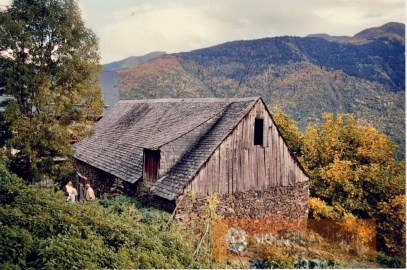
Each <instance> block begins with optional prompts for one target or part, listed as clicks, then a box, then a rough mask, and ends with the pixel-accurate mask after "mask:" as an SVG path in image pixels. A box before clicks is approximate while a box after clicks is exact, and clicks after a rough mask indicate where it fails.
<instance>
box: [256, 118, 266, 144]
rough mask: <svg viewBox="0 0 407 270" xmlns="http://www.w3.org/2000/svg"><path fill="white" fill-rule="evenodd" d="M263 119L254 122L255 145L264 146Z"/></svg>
mask: <svg viewBox="0 0 407 270" xmlns="http://www.w3.org/2000/svg"><path fill="white" fill-rule="evenodd" d="M263 126H264V121H263V119H255V120H254V145H261V146H263Z"/></svg>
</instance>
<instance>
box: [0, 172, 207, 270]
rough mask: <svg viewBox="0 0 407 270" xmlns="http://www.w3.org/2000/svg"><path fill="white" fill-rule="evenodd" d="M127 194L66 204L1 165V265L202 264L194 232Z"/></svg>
mask: <svg viewBox="0 0 407 270" xmlns="http://www.w3.org/2000/svg"><path fill="white" fill-rule="evenodd" d="M169 217H170V215H169V214H167V213H165V212H162V211H158V210H155V209H150V208H142V207H140V204H139V203H138V202H137V201H135V200H133V199H129V198H125V197H117V198H115V199H112V200H102V201H99V202H98V201H96V202H92V203H78V204H68V203H66V202H65V201H64V197H63V194H62V193H61V192H57V193H54V192H53V191H50V190H42V189H38V188H35V187H33V186H28V185H26V184H25V183H24V182H23V181H22V180H21V179H19V178H18V177H17V176H15V175H12V174H10V173H9V172H7V170H6V169H5V168H4V166H2V165H1V166H0V224H1V227H2V229H1V231H0V268H1V269H10V268H11V269H18V268H24V269H27V268H32V269H44V268H47V269H49V268H51V269H55V268H58V269H92V268H93V269H94V268H199V267H205V265H203V264H199V263H198V262H196V260H194V258H193V252H194V249H195V246H196V241H195V237H194V235H193V233H192V232H191V231H189V230H188V229H185V228H182V227H181V226H179V225H178V224H172V225H171V224H170V225H169V226H168V227H167V221H168V219H169Z"/></svg>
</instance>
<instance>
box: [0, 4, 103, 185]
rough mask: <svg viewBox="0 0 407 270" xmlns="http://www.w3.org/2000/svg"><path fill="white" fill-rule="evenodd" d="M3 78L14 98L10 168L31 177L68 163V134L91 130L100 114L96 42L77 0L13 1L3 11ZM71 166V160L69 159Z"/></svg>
mask: <svg viewBox="0 0 407 270" xmlns="http://www.w3.org/2000/svg"><path fill="white" fill-rule="evenodd" d="M0 52H1V53H0V57H1V59H0V61H1V63H4V64H3V65H2V69H1V71H0V73H1V74H0V77H2V78H5V79H6V82H5V89H4V90H5V93H6V94H8V95H11V96H13V97H14V98H15V100H13V101H12V102H10V103H9V104H8V105H7V108H6V112H5V119H6V121H7V122H8V123H9V124H10V127H11V132H12V136H11V138H10V139H9V140H8V141H7V143H6V145H7V147H8V148H9V149H12V148H13V149H16V150H17V151H18V153H17V154H15V155H14V156H13V155H11V157H10V158H11V160H12V166H11V168H12V169H13V170H14V171H15V172H17V173H18V174H19V175H20V176H22V177H23V178H25V179H26V180H29V181H36V180H39V179H41V178H42V177H44V176H47V177H54V176H55V175H56V174H59V173H61V171H64V170H65V169H66V168H67V167H69V166H67V164H63V165H60V164H56V163H55V158H56V157H67V156H69V155H70V154H71V151H72V150H71V146H70V141H71V140H73V139H74V140H78V139H81V138H83V137H84V136H86V135H87V134H89V133H90V132H91V127H92V123H93V120H94V119H95V118H96V117H97V116H99V115H101V113H102V110H103V102H102V99H101V90H100V88H99V87H98V77H99V73H100V71H101V66H100V65H99V53H98V40H97V38H96V36H95V34H94V33H93V32H92V31H91V30H90V29H88V28H86V27H85V24H84V22H83V20H82V18H81V14H80V10H79V7H78V5H77V3H76V2H75V1H74V0H14V1H13V3H12V4H11V6H9V7H8V8H7V9H5V10H2V11H0ZM68 165H69V164H68Z"/></svg>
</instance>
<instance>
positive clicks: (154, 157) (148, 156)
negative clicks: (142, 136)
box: [143, 149, 160, 182]
mask: <svg viewBox="0 0 407 270" xmlns="http://www.w3.org/2000/svg"><path fill="white" fill-rule="evenodd" d="M159 169H160V150H150V149H144V168H143V179H144V180H148V181H153V182H155V181H156V180H157V179H158V170H159Z"/></svg>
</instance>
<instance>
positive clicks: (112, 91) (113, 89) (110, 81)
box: [99, 52, 165, 110]
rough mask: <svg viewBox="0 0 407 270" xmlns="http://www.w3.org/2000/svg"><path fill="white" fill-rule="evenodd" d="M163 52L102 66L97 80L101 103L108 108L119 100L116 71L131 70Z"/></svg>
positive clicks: (132, 57) (133, 57)
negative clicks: (101, 96) (101, 98)
mask: <svg viewBox="0 0 407 270" xmlns="http://www.w3.org/2000/svg"><path fill="white" fill-rule="evenodd" d="M164 54H165V52H152V53H149V54H146V55H143V56H131V57H128V58H126V59H123V60H120V61H116V62H112V63H109V64H105V65H103V70H102V73H101V74H100V78H99V85H100V88H102V91H103V101H104V102H105V105H107V106H108V107H107V110H108V108H109V107H110V106H113V105H114V104H116V103H117V102H118V101H119V100H120V97H119V90H118V88H117V84H118V82H117V71H118V70H121V69H125V68H131V67H134V66H137V65H141V64H143V63H145V62H148V61H150V60H152V59H154V58H156V57H158V56H161V55H164Z"/></svg>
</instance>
